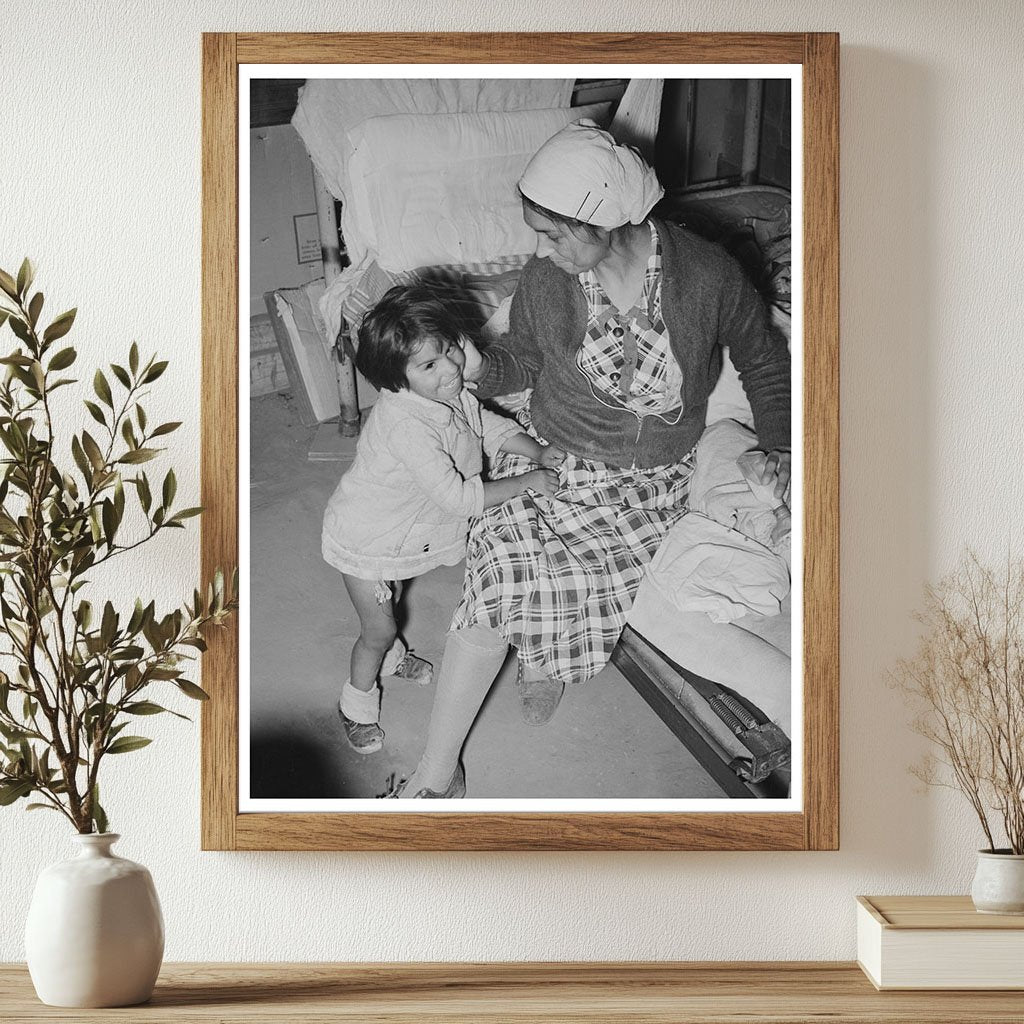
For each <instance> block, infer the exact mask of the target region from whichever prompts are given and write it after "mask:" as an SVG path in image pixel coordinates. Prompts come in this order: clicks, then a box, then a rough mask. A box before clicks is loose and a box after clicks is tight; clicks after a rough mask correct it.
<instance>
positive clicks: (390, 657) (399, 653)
mask: <svg viewBox="0 0 1024 1024" xmlns="http://www.w3.org/2000/svg"><path fill="white" fill-rule="evenodd" d="M408 653H409V652H408V649H407V648H406V646H405V644H404V643H402V638H401V637H400V636H396V637H395V642H394V643H393V644H392V645H391V646H390V647H389V648H388V653H387V654H385V655H384V661H383V662H382V663H381V666H380V674H381V675H382V676H393V675H394V674H395V669H397V668H398V666H399V663H400V662H401V660H402V659H403V658H404V657H405V656H406V654H408Z"/></svg>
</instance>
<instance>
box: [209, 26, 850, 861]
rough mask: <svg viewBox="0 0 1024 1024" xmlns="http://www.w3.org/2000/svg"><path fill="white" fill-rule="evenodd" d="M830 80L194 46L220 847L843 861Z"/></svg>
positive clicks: (634, 61)
mask: <svg viewBox="0 0 1024 1024" xmlns="http://www.w3.org/2000/svg"><path fill="white" fill-rule="evenodd" d="M838 59H839V39H838V36H836V35H834V34H825V33H786V34H777V35H776V34H757V33H749V34H685V33H684V34H637V35H620V34H614V35H612V34H599V33H583V34H544V33H531V34H480V35H475V34H461V33H458V34H382V35H373V34H365V35H364V34H315V35H301V34H281V35H278V34H207V35H204V37H203V297H202V318H203V390H202V395H203V398H202V416H203V422H202V438H203V439H202V504H203V506H204V508H205V512H204V516H203V537H202V565H203V573H204V576H205V577H206V578H210V577H211V576H212V574H213V572H214V571H215V570H216V569H217V568H218V567H223V566H232V565H238V566H239V567H240V576H241V581H242V584H241V593H240V608H239V614H238V616H237V622H236V624H235V627H234V628H233V629H232V631H230V632H227V633H224V634H222V635H218V636H215V637H213V638H212V640H211V643H210V648H209V650H208V652H207V653H206V654H205V655H204V663H203V684H204V687H205V688H206V689H207V690H208V691H209V692H210V694H211V700H210V701H209V703H208V704H206V705H205V706H204V709H203V718H202V801H203V808H202V844H203V848H204V849H216V850H299V849H311V850H570V849H572V850H684V849H689V850H739V849H759V850H833V849H837V848H838V843H839V830H838V822H839V778H838V762H839V755H838V740H839V727H838V706H839V705H838V693H839V657H838V645H839V582H838V580H839V577H838V569H839V558H838V547H839V515H838V513H839V490H838V487H839V470H838V461H839V441H838V429H839V385H838V363H839V360H838V331H839V327H838V325H839V312H838V304H839V295H838V290H839V285H838V280H839V278H838V253H839V238H838V116H839V115H838V111H839V97H838V81H839V69H838ZM314 206H315V208H316V214H315V215H312V214H309V212H308V211H309V210H311V209H313V208H314ZM296 248H297V249H298V265H296V259H295V254H296ZM268 322H270V323H272V325H273V330H274V332H275V334H276V335H277V342H278V346H279V348H280V349H281V350H282V351H283V352H285V353H286V355H288V356H289V360H288V361H287V362H286V363H285V366H286V367H287V366H291V365H292V364H295V353H302V354H304V361H303V364H302V365H303V366H308V367H318V368H319V369H317V370H316V371H315V372H317V373H319V374H320V375H321V376H322V377H324V378H325V379H326V385H325V387H324V388H322V389H321V390H323V391H324V394H325V396H326V398H325V402H324V403H322V404H323V405H324V408H323V409H322V410H321V412H319V413H318V417H323V419H322V422H320V423H319V424H318V425H315V426H310V425H309V422H308V418H307V419H306V422H305V423H304V422H303V418H302V417H301V416H299V415H298V413H297V411H296V407H295V404H294V399H293V398H292V397H291V396H290V393H289V391H287V390H284V391H274V392H271V393H269V394H268V393H267V392H266V389H258V388H256V387H253V386H250V387H249V388H248V390H247V388H246V384H245V381H246V380H247V379H249V380H250V382H251V381H252V380H253V379H254V377H253V372H254V371H253V367H252V361H251V360H252V358H253V357H252V352H254V351H256V348H257V347H254V344H253V343H250V341H247V340H246V338H245V337H244V334H243V332H244V331H245V330H246V325H247V324H248V330H249V333H250V337H251V338H254V337H256V332H257V331H258V330H261V331H262V334H261V335H260V345H259V346H258V350H259V353H260V356H261V358H262V359H264V360H265V359H266V358H269V357H270V356H272V355H273V353H270V356H268V342H267V337H266V334H267V331H266V325H267V323H268ZM296 365H297V364H296ZM247 366H248V370H249V376H248V378H247V375H246V368H247ZM291 372H292V371H291V370H289V374H290V375H291ZM310 372H313V371H310ZM294 383H296V384H302V383H303V382H302V381H298V382H294ZM306 383H308V382H306ZM320 383H321V384H324V383H325V382H324V381H321V382H320ZM327 385H329V386H327ZM335 386H336V389H337V401H336V402H335V401H334V399H333V397H332V396H333V392H332V389H333V388H334V387H335Z"/></svg>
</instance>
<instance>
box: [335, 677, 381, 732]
mask: <svg viewBox="0 0 1024 1024" xmlns="http://www.w3.org/2000/svg"><path fill="white" fill-rule="evenodd" d="M338 706H339V707H340V708H341V713H342V714H343V715H344V716H345V717H346V718H348V719H350V720H351V721H353V722H359V723H360V725H374V724H376V723H377V722H379V721H380V687H379V686H374V687H373V689H372V690H360V689H357V688H356V687H355V686H353V685H352V681H351V680H350V679H346V680H345V685H344V686H343V687H342V688H341V701H340V702H339V704H338Z"/></svg>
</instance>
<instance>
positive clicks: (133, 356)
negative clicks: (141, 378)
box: [128, 341, 139, 374]
mask: <svg viewBox="0 0 1024 1024" xmlns="http://www.w3.org/2000/svg"><path fill="white" fill-rule="evenodd" d="M128 365H129V366H130V367H131V371H132V373H133V374H135V373H138V372H139V346H138V345H136V344H135V342H134V341H133V342H132V347H131V348H130V349H129V350H128Z"/></svg>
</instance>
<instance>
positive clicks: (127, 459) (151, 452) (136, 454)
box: [117, 448, 160, 466]
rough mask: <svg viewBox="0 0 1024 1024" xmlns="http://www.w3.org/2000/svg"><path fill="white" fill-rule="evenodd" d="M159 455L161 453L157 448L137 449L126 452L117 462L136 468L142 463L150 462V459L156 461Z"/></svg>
mask: <svg viewBox="0 0 1024 1024" xmlns="http://www.w3.org/2000/svg"><path fill="white" fill-rule="evenodd" d="M159 454H160V452H159V451H158V450H157V449H156V448H136V449H135V450H134V451H131V452H125V453H124V455H122V456H121V458H119V459H118V460H117V461H118V462H124V463H126V464H127V465H129V466H134V465H137V464H138V463H140V462H149V460H150V459H155V458H156V457H157V455H159Z"/></svg>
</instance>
